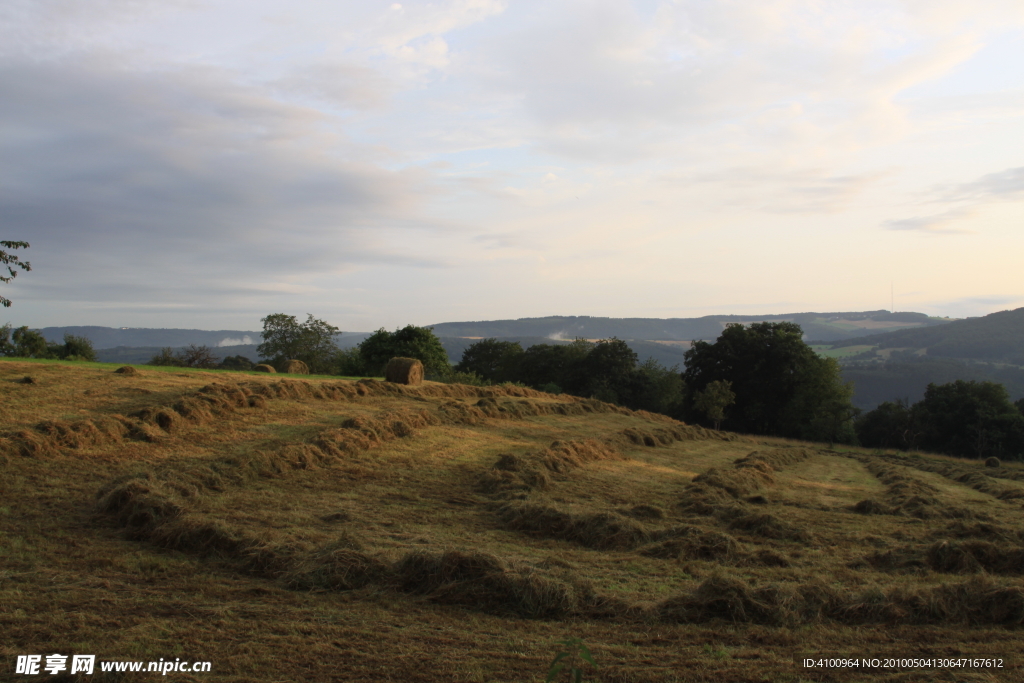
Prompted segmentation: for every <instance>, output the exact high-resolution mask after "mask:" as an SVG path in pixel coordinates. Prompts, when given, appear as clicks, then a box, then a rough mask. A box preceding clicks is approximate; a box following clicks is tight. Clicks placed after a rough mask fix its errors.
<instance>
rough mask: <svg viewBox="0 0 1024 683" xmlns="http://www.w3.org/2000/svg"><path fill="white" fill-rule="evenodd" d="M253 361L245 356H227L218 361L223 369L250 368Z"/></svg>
mask: <svg viewBox="0 0 1024 683" xmlns="http://www.w3.org/2000/svg"><path fill="white" fill-rule="evenodd" d="M253 366H254V363H253V362H252V361H251V360H249V359H248V358H246V357H245V356H228V357H227V358H224V359H223V360H222V361H221V362H220V367H221V368H223V369H224V370H252V368H253Z"/></svg>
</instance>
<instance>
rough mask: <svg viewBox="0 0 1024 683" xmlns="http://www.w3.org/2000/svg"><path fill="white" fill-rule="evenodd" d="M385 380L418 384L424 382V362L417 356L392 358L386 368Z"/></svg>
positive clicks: (412, 384) (411, 384) (394, 382)
mask: <svg viewBox="0 0 1024 683" xmlns="http://www.w3.org/2000/svg"><path fill="white" fill-rule="evenodd" d="M384 379H385V381H388V382H391V383H393V384H405V385H407V386H416V385H418V384H422V383H423V363H422V361H420V360H419V359H416V358H392V359H391V360H389V361H388V365H387V368H385V370H384Z"/></svg>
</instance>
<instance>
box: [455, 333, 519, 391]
mask: <svg viewBox="0 0 1024 683" xmlns="http://www.w3.org/2000/svg"><path fill="white" fill-rule="evenodd" d="M522 355H523V347H522V346H521V345H520V344H519V342H510V341H498V340H497V339H482V340H480V341H478V342H475V343H473V344H470V345H469V346H468V347H467V348H466V350H465V351H463V352H462V360H461V361H460V362H459V364H458V365H456V366H455V370H456V371H457V372H473V373H476V374H477V375H479V376H480V378H481V379H484V380H487V381H488V382H494V383H501V382H512V381H515V379H516V377H517V373H518V367H517V366H518V363H519V360H520V358H521V357H522Z"/></svg>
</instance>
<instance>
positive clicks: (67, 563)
mask: <svg viewBox="0 0 1024 683" xmlns="http://www.w3.org/2000/svg"><path fill="white" fill-rule="evenodd" d="M138 373H139V374H137V375H134V376H132V375H124V374H117V373H114V372H113V367H112V366H109V365H102V364H79V365H74V366H72V365H69V364H61V363H57V362H44V361H38V362H28V361H0V385H2V386H3V387H4V390H3V391H2V392H0V409H2V414H3V415H4V417H5V431H4V432H3V434H2V436H0V460H2V463H0V464H2V466H3V468H4V475H5V476H4V503H3V505H4V507H2V508H0V512H2V514H0V548H2V552H3V557H4V572H3V574H0V578H2V583H0V599H2V600H3V603H2V604H3V605H4V606H5V609H4V610H3V611H0V628H2V629H3V633H4V639H3V642H2V644H0V647H2V648H3V650H4V654H5V655H6V656H7V657H8V659H9V661H10V662H11V663H12V664H11V665H13V661H14V658H15V656H16V655H23V654H27V653H29V654H30V653H39V654H42V653H46V654H51V653H54V652H57V653H63V654H73V653H74V654H97V655H98V656H99V659H100V661H101V662H102V661H107V660H122V661H125V660H129V661H130V660H137V661H141V662H149V661H158V660H159V659H161V658H162V659H164V660H165V661H170V660H172V659H176V658H177V659H181V660H184V661H190V662H191V661H208V662H210V663H211V665H212V671H211V673H207V674H195V675H192V674H176V676H175V680H179V681H196V682H198V681H211V680H216V681H233V682H234V681H237V682H241V681H254V680H281V681H285V680H287V681H299V680H301V681H328V680H331V681H367V680H389V679H390V680H401V681H413V682H421V683H426V682H432V681H511V682H519V681H523V682H525V681H531V682H532V681H537V680H540V679H542V678H543V677H544V674H545V673H546V671H547V667H548V664H549V663H550V661H551V658H552V656H553V655H554V653H555V652H556V651H557V648H558V647H559V646H558V645H557V641H560V640H563V639H565V638H567V637H579V638H582V639H583V640H584V641H585V642H586V644H587V645H588V646H589V647H590V650H591V652H592V653H593V656H594V658H595V660H596V661H597V663H598V664H599V666H600V669H598V670H597V671H596V672H594V675H593V676H591V675H590V673H589V672H588V675H587V678H586V680H601V681H617V682H622V681H645V682H647V681H651V682H659V681H665V682H668V681H679V680H691V679H692V680H715V681H725V682H727V683H729V682H739V681H751V680H772V681H776V680H792V681H797V680H829V681H862V680H879V677H884V678H885V680H894V681H895V680H900V681H910V680H939V679H940V678H941V677H943V676H945V677H949V672H948V669H949V668H950V667H951V666H953V665H949V664H948V663H947V664H945V665H943V666H941V667H940V668H936V667H934V666H932V667H917V668H914V669H908V668H906V667H904V668H903V669H900V670H896V669H882V668H876V669H871V670H870V671H864V670H863V669H861V668H860V667H858V668H856V669H845V668H844V669H838V670H835V669H833V670H830V671H828V672H821V671H818V670H808V669H805V668H802V667H801V666H800V665H798V664H797V662H798V661H800V660H802V659H803V658H804V657H807V656H817V655H822V656H848V657H856V658H857V659H858V662H860V661H861V658H864V657H867V658H879V659H883V658H887V657H900V658H921V657H939V656H941V657H943V658H948V657H952V656H960V655H965V656H966V655H970V656H977V655H987V656H994V657H995V658H997V659H999V660H1000V661H1001V662H1002V663H1003V666H1004V667H1005V668H1003V669H992V668H989V669H973V670H971V671H962V672H961V671H958V672H955V674H956V676H955V677H957V680H979V681H980V680H1011V679H1012V680H1016V679H1017V677H1018V676H1019V673H1020V672H1019V670H1018V669H1017V668H1016V667H1018V666H1019V658H1018V657H1017V654H1016V653H1017V652H1018V651H1019V650H1020V648H1021V645H1022V644H1024V635H1022V634H1021V632H1020V630H1019V624H1020V623H1022V622H1024V588H1022V586H1021V583H1020V574H1021V571H1022V569H1021V567H1022V566H1024V565H1022V563H1021V561H1020V558H1021V557H1024V531H1022V529H1024V511H1022V509H1021V504H1020V502H1021V500H1024V482H1022V480H1024V468H1022V467H1020V466H1018V465H1004V466H1002V467H998V468H984V467H981V466H980V465H978V464H976V463H968V462H961V461H956V460H952V459H949V458H941V457H933V456H928V455H923V454H914V455H911V456H906V455H898V454H895V453H880V452H878V453H876V452H868V451H862V450H857V449H851V450H847V451H842V452H838V451H833V450H828V449H826V448H823V447H822V446H821V445H815V444H807V443H797V442H790V441H784V440H778V439H759V440H757V441H756V442H755V441H751V440H749V439H748V438H745V437H742V436H738V435H734V434H725V433H715V432H708V431H705V430H703V429H700V428H694V427H690V426H687V425H684V424H682V423H678V422H674V421H672V420H670V419H668V418H664V417H660V416H656V415H651V414H646V413H634V412H631V411H628V410H625V409H622V408H617V407H615V406H611V405H608V404H603V403H600V402H597V401H590V400H582V399H575V398H572V397H568V396H551V395H548V394H543V393H540V392H536V391H531V390H528V389H523V388H519V387H486V388H480V387H465V386H459V385H439V384H433V383H427V384H424V385H422V386H420V387H402V386H399V385H392V384H387V383H382V382H377V381H374V380H362V381H359V382H354V381H345V380H338V379H337V378H320V377H307V378H303V379H302V380H298V379H296V378H288V377H284V378H280V377H273V376H266V375H258V374H249V373H229V372H201V371H186V370H182V369H180V368H171V369H167V370H162V369H157V368H144V369H141V370H139V371H138ZM26 376H29V377H31V378H32V380H33V381H32V382H29V383H26V382H24V381H23V378H24V377H26ZM1011 667H1013V668H1011ZM99 668H100V665H99V664H97V669H99ZM901 672H902V673H901ZM691 674H693V675H691ZM908 676H909V677H908ZM69 680H71V679H69ZM90 680H92V679H90ZM96 680H107V681H113V680H124V675H123V674H108V675H107V676H97V677H96ZM950 680H952V678H950Z"/></svg>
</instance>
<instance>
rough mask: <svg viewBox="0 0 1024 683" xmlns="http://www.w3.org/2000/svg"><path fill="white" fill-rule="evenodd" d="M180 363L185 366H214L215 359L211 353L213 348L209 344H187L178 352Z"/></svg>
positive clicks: (215, 364)
mask: <svg viewBox="0 0 1024 683" xmlns="http://www.w3.org/2000/svg"><path fill="white" fill-rule="evenodd" d="M178 358H179V359H181V364H182V365H183V366H184V367H186V368H205V369H209V368H215V367H217V359H216V358H215V357H214V355H213V349H211V348H210V347H209V346H196V345H195V344H189V345H188V346H187V347H185V348H184V349H182V350H181V352H180V353H179V354H178Z"/></svg>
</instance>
